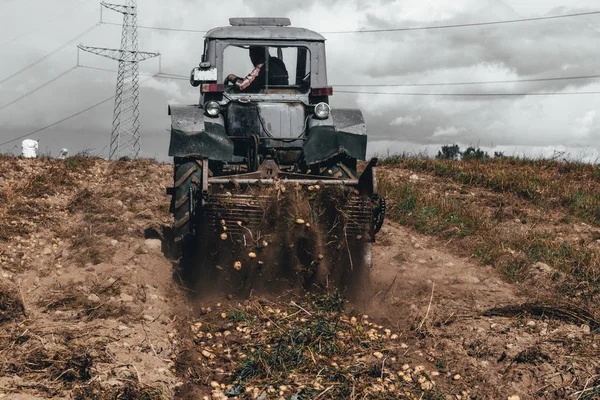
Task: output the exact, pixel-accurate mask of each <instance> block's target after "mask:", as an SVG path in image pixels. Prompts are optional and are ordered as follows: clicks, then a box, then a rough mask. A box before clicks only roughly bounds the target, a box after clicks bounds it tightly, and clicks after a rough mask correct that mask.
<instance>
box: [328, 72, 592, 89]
mask: <svg viewBox="0 0 600 400" xmlns="http://www.w3.org/2000/svg"><path fill="white" fill-rule="evenodd" d="M583 79H600V75H580V76H564V77H550V78H523V79H506V80H491V81H466V82H432V83H410V82H407V83H391V84H388V83H382V84H379V83H376V84H333V85H332V86H337V87H418V86H467V85H491V84H501V83H533V82H553V81H569V80H583Z"/></svg>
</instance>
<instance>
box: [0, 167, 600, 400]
mask: <svg viewBox="0 0 600 400" xmlns="http://www.w3.org/2000/svg"><path fill="white" fill-rule="evenodd" d="M392 172H393V171H392ZM404 175H405V172H399V173H398V176H399V178H398V179H408V178H405V177H404ZM171 179H172V167H171V166H169V165H165V164H158V163H155V162H152V161H147V160H142V161H131V162H119V163H110V162H107V161H104V160H99V159H90V158H73V159H68V160H65V161H59V160H51V159H43V160H23V159H19V158H14V157H4V156H0V202H1V203H0V398H6V399H45V398H55V399H73V398H74V399H88V398H97V399H116V398H119V399H138V398H139V399H142V398H143V399H171V398H184V399H192V398H194V399H195V398H203V397H204V396H207V398H225V397H224V396H227V394H229V397H230V398H259V397H260V398H281V397H283V398H285V399H292V398H293V399H301V398H302V399H303V398H320V399H325V398H340V397H347V398H359V397H360V398H417V399H418V398H431V399H434V398H435V399H438V398H440V399H471V398H473V399H502V398H505V399H506V398H509V396H519V397H520V399H534V398H548V399H564V398H568V397H569V396H572V397H573V398H580V399H593V398H598V396H600V389H598V388H599V385H600V380H599V379H598V376H599V375H600V361H599V360H600V357H599V355H600V354H599V353H600V350H598V345H599V344H600V343H598V336H597V334H594V333H593V331H594V330H596V329H598V328H599V327H598V326H596V325H595V319H594V318H593V316H591V315H590V316H587V317H586V314H585V313H578V312H576V311H577V310H573V309H570V308H569V307H568V305H564V304H560V303H557V302H553V301H549V300H548V299H547V298H546V297H544V296H545V294H546V293H545V292H544V291H543V290H541V289H540V290H539V291H536V290H537V289H536V287H539V285H537V283H538V282H539V281H542V280H543V279H545V274H547V271H546V272H545V271H544V269H543V268H542V267H540V271H539V274H538V275H536V276H532V277H531V278H530V281H528V282H521V283H515V282H512V283H509V282H507V281H505V280H503V278H502V277H501V276H500V275H499V274H498V273H497V271H495V270H494V269H492V268H491V267H486V266H482V265H479V264H478V263H477V262H476V261H475V260H472V259H469V258H464V257H460V256H458V255H457V254H460V252H458V251H456V250H455V249H453V248H452V246H451V245H449V244H448V243H444V242H441V241H440V240H439V239H436V238H433V237H430V236H426V235H421V234H417V233H415V232H414V231H412V230H410V229H409V228H405V227H402V226H399V225H397V224H395V223H393V222H390V221H388V222H386V224H385V226H384V228H383V230H382V232H381V233H380V234H379V236H378V243H377V244H376V245H375V246H374V248H373V269H372V279H373V287H374V291H373V292H372V293H371V294H370V295H369V296H363V298H362V300H361V301H356V302H354V303H352V304H346V305H345V307H344V309H343V310H342V307H341V305H343V302H336V297H335V294H333V293H330V294H329V296H328V297H323V298H319V297H314V296H316V295H314V294H313V295H310V296H308V297H306V296H303V295H298V294H297V293H288V294H280V295H278V296H277V297H273V296H269V295H267V294H264V295H263V294H261V293H251V295H250V296H243V297H241V296H232V295H229V296H225V295H223V296H218V295H217V296H216V297H215V296H213V297H211V298H210V299H206V298H205V299H203V300H199V299H198V297H197V295H196V294H194V293H191V292H190V291H189V290H188V289H186V286H185V285H181V284H180V282H179V281H178V277H177V275H176V274H175V275H174V273H173V271H176V268H174V263H173V261H172V260H170V259H168V258H167V257H166V256H165V252H166V249H167V247H168V246H167V239H166V237H167V236H168V235H167V234H166V233H167V232H168V228H166V227H167V226H169V225H170V223H171V216H170V214H169V213H168V204H169V197H168V196H166V194H165V188H166V187H167V186H169V185H171V184H172V182H171ZM423 184H427V182H424V183H423ZM478 198H479V197H478ZM481 198H482V199H484V200H482V209H485V197H484V196H482V197H481ZM474 201H475V200H474ZM507 229H510V227H509V225H508V224H507ZM515 229H516V228H515ZM564 234H565V235H567V236H568V235H569V234H576V232H575V231H569V232H564ZM323 299H325V300H327V301H329V302H330V303H326V305H323V304H325V303H324V302H323ZM338 306H340V307H338ZM278 310H279V312H278ZM334 321H340V322H336V323H335V324H334V325H335V327H333V328H332V329H333V330H332V331H331V332H329V331H327V329H326V328H327V327H331V324H333V322H334ZM318 324H323V326H325V328H323V329H325V331H327V332H328V333H327V334H331V335H332V336H331V337H330V338H329V341H328V342H329V343H332V344H335V345H336V347H334V350H335V351H338V353H336V352H335V351H334V350H332V349H331V348H329V349H327V350H325V349H324V348H322V347H321V346H319V347H311V346H315V343H316V342H317V341H318V342H319V343H320V344H322V343H321V339H322V338H324V337H325V336H323V335H325V334H324V333H320V334H319V335H320V336H317V337H316V339H318V340H316V341H313V342H310V344H307V345H306V348H305V349H303V350H302V351H303V353H302V354H303V357H305V358H306V359H308V357H309V356H308V354H309V353H310V355H312V356H313V357H314V358H313V359H312V362H307V363H305V364H302V363H297V365H296V364H294V363H293V362H290V363H288V364H285V365H284V366H285V368H284V370H282V369H281V368H283V367H282V366H281V365H279V366H277V367H276V366H275V365H274V364H273V365H272V366H271V367H270V368H268V369H267V370H264V371H263V370H262V369H261V365H262V366H264V365H265V364H264V363H263V364H261V362H259V361H260V360H263V358H260V357H258V358H257V359H255V358H253V357H254V356H255V355H256V354H263V357H267V356H266V355H267V354H270V352H269V351H268V350H267V349H273V348H278V347H277V346H279V345H280V343H287V346H288V347H289V348H291V347H293V346H292V344H290V343H288V342H286V340H288V339H287V338H289V337H292V334H293V335H297V334H298V331H301V332H309V333H311V334H314V330H315V326H317V325H318ZM328 324H329V325H328ZM318 326H321V325H318ZM325 331H324V332H325ZM225 332H229V334H225ZM340 332H341V334H340ZM344 332H345V333H344ZM303 334H305V333H303ZM344 334H347V335H348V336H344ZM294 337H295V338H296V337H297V336H294ZM281 341H283V342H281ZM325 343H327V341H325ZM263 346H264V347H263ZM253 350H254V351H253ZM263 350H264V351H265V352H264V353H257V351H259V352H260V351H263ZM328 351H329V353H328ZM331 351H333V353H331ZM282 359H283V360H287V359H285V358H282ZM303 359H304V358H303ZM257 360H259V361H257ZM273 360H274V361H277V360H280V359H279V358H275V359H273ZM249 361H253V362H254V364H252V363H249ZM289 361H290V360H287V361H286V362H289ZM333 364H335V365H337V367H336V366H332V365H333ZM248 365H254V368H255V369H254V370H252V371H251V373H250V372H248V370H247V369H244V368H245V367H248ZM290 366H293V368H297V370H292V371H290V370H287V368H288V367H290ZM332 368H333V369H332ZM373 371H375V373H373ZM244 374H245V375H244ZM261 374H262V375H261ZM242 375H243V376H244V377H245V378H244V380H241V378H240V377H241V376H242ZM240 382H244V384H245V387H242V386H241V385H240V387H236V384H239V383H240ZM348 382H351V384H349V383H348ZM345 390H347V391H345ZM336 393H337V395H336ZM341 393H348V396H342V395H341ZM261 396H262V397H261ZM515 398H516V397H513V399H515Z"/></svg>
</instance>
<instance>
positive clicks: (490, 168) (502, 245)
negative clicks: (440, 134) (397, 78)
mask: <svg viewBox="0 0 600 400" xmlns="http://www.w3.org/2000/svg"><path fill="white" fill-rule="evenodd" d="M451 153H452V151H450V150H448V148H446V149H445V151H444V152H442V153H441V154H446V155H447V156H448V157H439V158H438V159H435V160H432V159H425V158H411V157H405V156H402V157H391V158H388V159H385V160H383V161H382V164H383V166H384V171H383V173H382V174H380V180H379V188H380V192H381V193H382V195H383V196H385V197H386V199H387V200H388V216H389V218H390V219H392V220H394V221H397V222H399V223H401V224H403V225H406V226H410V227H413V228H414V229H415V230H416V231H418V232H420V233H425V234H434V235H437V236H439V237H441V238H443V239H444V240H446V241H449V242H451V243H453V245H454V246H456V249H457V250H458V252H460V253H461V254H462V255H465V256H475V257H477V258H479V259H480V260H481V261H482V262H483V263H485V264H486V265H492V266H494V267H495V268H497V269H498V270H500V271H501V272H502V273H503V274H504V275H505V276H506V277H507V279H509V280H515V281H517V280H522V279H525V278H526V277H528V276H529V274H530V273H531V272H532V271H531V266H532V265H534V264H535V263H538V262H541V263H545V264H548V265H550V266H551V267H553V268H554V270H555V271H556V273H555V274H554V276H552V277H551V279H554V280H555V281H556V282H557V284H556V289H558V290H559V291H563V292H564V293H565V294H567V295H568V296H569V297H570V298H572V299H574V298H575V296H577V298H588V299H590V298H591V296H593V295H594V294H595V293H596V292H597V291H598V289H597V285H598V283H600V253H599V252H598V251H597V249H596V248H595V247H594V246H590V243H591V242H595V241H596V240H598V239H599V237H597V236H600V235H597V234H596V235H595V236H593V237H591V238H587V239H586V240H583V239H577V240H571V239H569V238H567V237H562V236H558V235H556V233H555V232H554V230H555V229H556V228H555V227H556V226H560V225H561V224H579V225H580V226H583V225H581V224H582V223H585V224H589V225H592V226H600V169H599V168H598V167H597V166H595V165H588V164H582V163H566V162H558V161H552V160H532V159H517V158H510V157H504V156H502V157H496V158H490V157H487V155H484V156H482V157H479V156H481V154H482V153H481V152H480V151H477V150H476V149H474V150H471V151H470V154H471V155H475V158H469V159H464V155H463V160H456V159H451V158H450V156H452V154H451ZM463 154H464V153H463ZM386 167H387V168H386ZM390 167H393V169H391V170H390ZM395 168H400V169H404V170H408V172H407V173H408V174H414V173H416V174H419V175H420V176H423V175H425V176H428V178H427V182H428V183H427V184H423V183H422V181H417V182H413V181H409V180H407V179H401V178H398V176H397V174H395V173H394V171H396V169H395ZM505 209H508V210H509V211H505ZM522 215H523V216H527V215H529V216H530V217H531V218H532V219H534V220H535V221H531V220H530V221H527V219H528V218H525V217H523V218H522V217H521V216H522ZM532 215H535V217H533V216H532ZM520 221H522V223H521V222H520ZM538 224H539V225H541V226H543V227H544V228H543V229H542V228H540V229H537V228H536V226H537V225H538ZM521 225H523V227H524V228H523V229H521ZM569 227H571V225H569ZM575 233H577V232H575ZM563 278H564V279H563Z"/></svg>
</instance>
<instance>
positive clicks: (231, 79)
mask: <svg viewBox="0 0 600 400" xmlns="http://www.w3.org/2000/svg"><path fill="white" fill-rule="evenodd" d="M238 79H239V78H238V77H237V76H235V75H234V74H229V75H227V79H226V81H227V82H231V83H235V82H236V81H237V80H238Z"/></svg>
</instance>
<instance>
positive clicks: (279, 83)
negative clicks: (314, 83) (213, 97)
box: [223, 45, 310, 93]
mask: <svg viewBox="0 0 600 400" xmlns="http://www.w3.org/2000/svg"><path fill="white" fill-rule="evenodd" d="M255 47H258V46H255ZM254 51H256V49H255V50H254ZM262 51H264V57H261V58H260V60H265V61H264V63H263V65H262V67H261V68H260V69H259V70H258V71H254V70H255V68H256V66H255V65H254V64H253V62H252V61H251V57H250V46H239V45H230V46H227V47H226V48H225V50H224V53H223V76H228V75H229V74H234V75H236V76H237V77H239V78H242V79H244V78H246V77H247V76H248V75H249V74H251V73H252V72H254V73H255V75H257V76H255V77H254V79H255V80H256V82H254V83H253V85H252V86H251V88H250V89H252V92H253V93H307V92H308V90H309V88H310V51H309V50H308V48H306V47H302V46H260V52H262ZM226 91H227V92H230V93H235V92H244V90H240V89H239V88H237V87H236V86H234V85H230V86H228V87H227V88H226Z"/></svg>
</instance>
